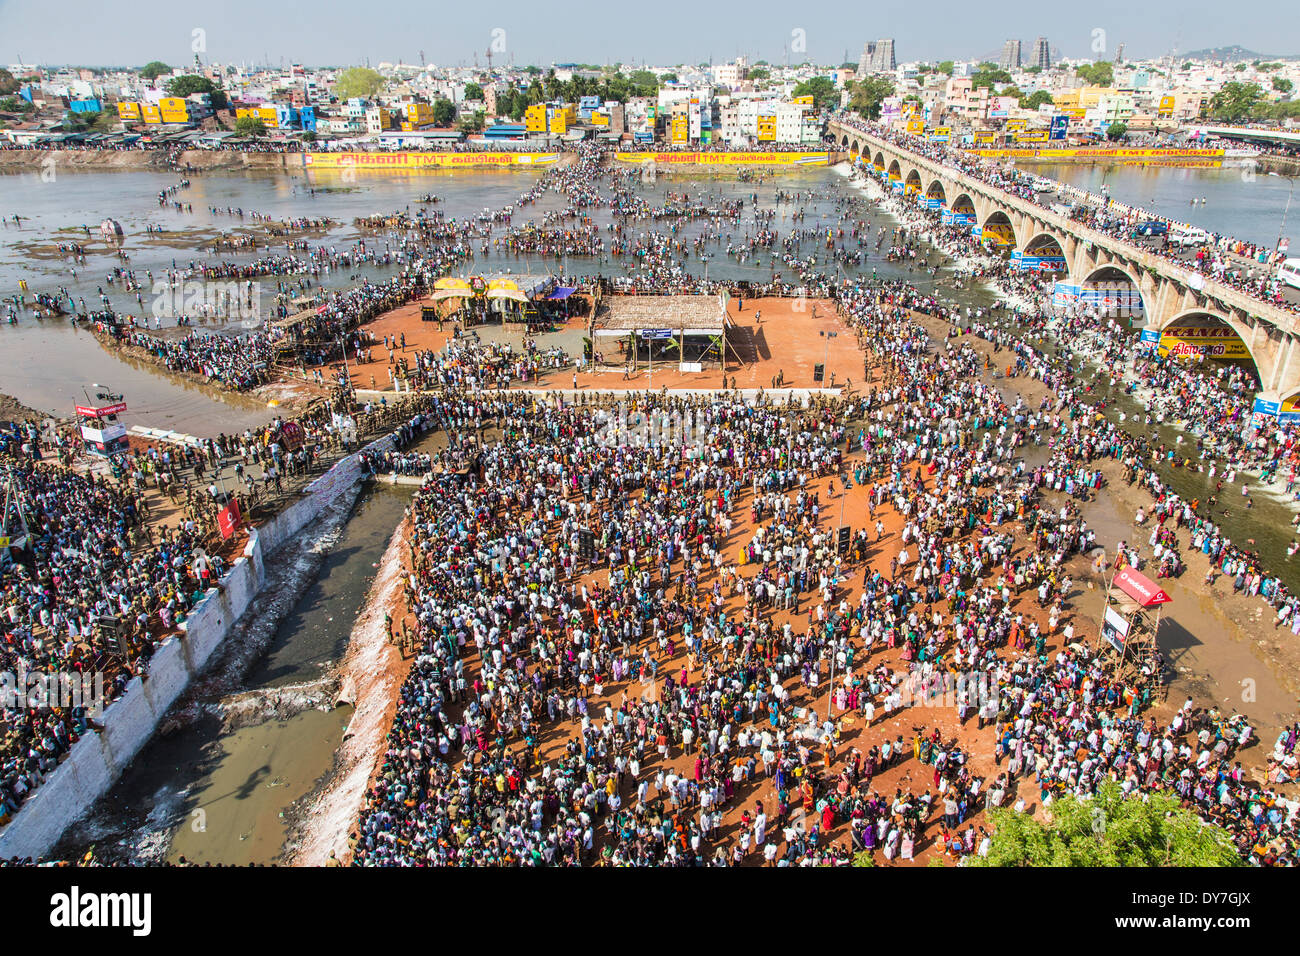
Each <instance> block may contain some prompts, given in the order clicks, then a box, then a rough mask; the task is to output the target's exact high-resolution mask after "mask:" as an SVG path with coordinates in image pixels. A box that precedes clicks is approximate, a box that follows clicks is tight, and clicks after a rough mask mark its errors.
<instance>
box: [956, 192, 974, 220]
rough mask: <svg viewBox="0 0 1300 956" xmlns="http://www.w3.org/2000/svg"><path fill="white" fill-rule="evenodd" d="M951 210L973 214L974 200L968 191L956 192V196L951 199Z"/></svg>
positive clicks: (968, 214)
mask: <svg viewBox="0 0 1300 956" xmlns="http://www.w3.org/2000/svg"><path fill="white" fill-rule="evenodd" d="M952 211H953V212H959V213H962V214H964V215H967V216H973V215H975V200H973V199H971V197H970V193H958V194H957V198H955V199H954V200H953V201H952Z"/></svg>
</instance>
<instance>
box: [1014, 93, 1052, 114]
mask: <svg viewBox="0 0 1300 956" xmlns="http://www.w3.org/2000/svg"><path fill="white" fill-rule="evenodd" d="M1051 102H1052V94H1051V93H1049V92H1047V90H1034V92H1032V93H1030V94H1028V95H1027V96H1026V95H1023V94H1022V95H1021V97H1020V108H1021V109H1026V110H1036V109H1038V108H1039V107H1040V106H1044V105H1046V104H1048V103H1051Z"/></svg>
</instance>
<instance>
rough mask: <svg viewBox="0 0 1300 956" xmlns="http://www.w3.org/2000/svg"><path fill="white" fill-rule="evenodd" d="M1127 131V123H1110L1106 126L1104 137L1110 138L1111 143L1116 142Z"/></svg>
mask: <svg viewBox="0 0 1300 956" xmlns="http://www.w3.org/2000/svg"><path fill="white" fill-rule="evenodd" d="M1127 132H1128V124H1127V123H1121V122H1115V123H1111V124H1110V125H1109V126H1107V127H1106V138H1107V139H1108V140H1110V141H1111V142H1112V143H1116V142H1119V141H1120V140H1121V139H1123V138H1124V134H1125V133H1127Z"/></svg>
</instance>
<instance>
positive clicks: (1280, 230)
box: [1268, 169, 1295, 252]
mask: <svg viewBox="0 0 1300 956" xmlns="http://www.w3.org/2000/svg"><path fill="white" fill-rule="evenodd" d="M1268 174H1269V175H1270V176H1277V177H1279V178H1282V179H1285V180H1286V181H1287V182H1288V183H1290V184H1291V187H1290V189H1288V190H1287V193H1286V205H1285V206H1283V207H1282V225H1281V226H1280V227H1279V228H1278V234H1277V251H1279V252H1280V251H1281V249H1282V241H1283V240H1284V239H1285V238H1286V216H1287V213H1288V212H1290V211H1291V197H1292V196H1293V195H1294V194H1295V177H1294V176H1288V175H1286V174H1285V173H1276V172H1274V171H1273V170H1271V169H1270V170H1269V171H1268Z"/></svg>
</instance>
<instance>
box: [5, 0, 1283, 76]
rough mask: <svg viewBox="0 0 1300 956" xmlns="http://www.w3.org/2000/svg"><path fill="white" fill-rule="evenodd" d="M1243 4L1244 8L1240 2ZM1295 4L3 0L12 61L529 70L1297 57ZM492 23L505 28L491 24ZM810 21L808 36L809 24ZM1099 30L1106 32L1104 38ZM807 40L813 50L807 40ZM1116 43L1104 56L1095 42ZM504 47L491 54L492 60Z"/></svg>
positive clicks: (1168, 0)
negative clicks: (507, 65) (868, 53)
mask: <svg viewBox="0 0 1300 956" xmlns="http://www.w3.org/2000/svg"><path fill="white" fill-rule="evenodd" d="M1236 9H1241V8H1236ZM1292 9H1293V8H1291V7H1290V5H1289V4H1275V5H1273V6H1271V7H1269V8H1267V9H1266V10H1263V11H1254V12H1251V13H1249V14H1248V15H1245V16H1240V17H1237V16H1233V15H1232V12H1231V11H1232V8H1229V7H1227V6H1225V5H1224V4H1223V3H1222V2H1209V0H1187V2H1181V3H1175V2H1174V0H1154V2H1148V3H1139V2H1133V0H1125V2H1115V0H1100V2H1095V3H1089V4H1078V3H1066V2H1056V3H1042V2H1037V3H1026V2H1019V0H1004V2H1001V3H995V4H979V5H976V4H972V3H968V2H958V0H931V2H930V3H928V4H925V5H922V4H918V3H897V4H893V5H876V4H872V5H867V4H865V3H852V4H844V5H842V6H841V5H835V6H833V7H832V6H822V5H813V4H797V3H790V2H781V3H778V2H775V0H748V2H745V3H742V4H726V5H717V6H713V5H708V4H701V3H698V2H682V0H656V2H654V3H646V4H627V3H612V4H591V3H574V2H568V0H558V2H550V3H547V2H538V0H529V2H519V0H494V2H492V3H472V4H469V3H456V4H438V3H435V4H430V3H428V2H427V0H426V2H423V3H421V2H416V0H389V2H387V3H382V4H362V3H357V2H355V0H353V2H347V3H343V2H339V0H318V2H316V3H313V4H310V5H305V4H304V5H297V4H295V5H292V6H288V5H285V6H280V5H275V4H269V3H266V2H264V0H262V2H254V0H220V2H212V0H207V2H204V3H194V2H191V0H132V2H92V0H58V2H57V3H54V4H38V3H30V2H28V3H20V2H19V0H0V62H4V63H13V62H17V61H18V58H19V56H20V55H21V57H22V59H23V62H27V63H33V62H36V63H78V64H91V65H141V64H143V63H145V62H147V61H149V60H153V59H160V60H164V61H165V62H167V63H170V64H174V65H179V64H182V63H189V62H193V58H194V52H193V49H192V47H193V46H194V44H195V40H194V37H195V34H194V31H195V30H202V31H204V33H203V34H202V35H201V39H202V40H203V41H204V46H205V47H206V50H205V52H203V53H202V54H201V55H202V56H203V58H204V59H205V60H216V61H220V62H225V63H240V62H246V63H252V62H254V61H257V62H262V61H264V60H265V59H268V58H269V60H270V62H271V63H272V64H274V65H278V64H279V63H280V61H281V59H282V58H283V60H284V62H285V63H289V62H302V63H306V64H308V65H327V64H355V63H361V62H364V61H365V60H366V59H369V60H370V62H371V64H372V65H373V64H376V63H379V62H381V61H390V62H395V61H398V60H401V61H403V62H408V63H411V62H415V61H417V59H418V58H419V51H420V50H424V52H425V54H426V57H427V59H428V60H429V61H430V62H433V63H436V64H439V65H447V64H455V63H459V62H464V63H466V64H468V63H470V62H472V58H473V56H474V55H475V54H477V55H478V57H479V62H480V63H482V62H484V53H485V52H486V50H487V49H488V47H489V46H490V45H491V44H492V43H493V38H494V36H495V37H496V38H497V45H498V48H500V47H501V45H502V44H503V45H504V48H505V50H506V51H507V53H506V55H507V56H509V55H510V54H513V57H514V62H515V63H516V64H518V65H524V64H527V63H536V64H538V65H542V66H545V65H548V64H549V63H551V62H553V61H555V62H567V61H575V60H576V61H582V62H601V63H603V62H610V63H613V62H619V61H621V62H623V63H632V62H635V63H637V64H640V63H641V61H642V60H645V61H647V62H649V63H651V64H665V63H678V62H704V61H707V60H709V58H710V57H711V58H712V60H713V62H715V63H716V62H721V61H725V60H729V59H731V58H733V57H734V56H735V55H736V54H737V53H741V54H746V55H748V56H749V57H750V58H751V60H753V59H766V60H770V61H772V62H774V63H779V62H781V61H782V59H783V57H784V56H785V55H786V48H787V47H791V46H794V47H795V48H796V49H795V50H794V51H793V52H791V53H790V54H789V55H790V60H791V62H800V61H802V60H805V59H811V60H813V61H815V62H827V63H829V62H835V63H838V62H840V61H841V60H842V59H843V58H844V55H845V52H846V51H847V53H848V58H849V59H850V60H854V61H856V60H857V58H858V55H859V53H860V52H861V50H862V44H863V43H864V42H865V41H867V40H870V39H875V38H877V37H894V38H895V40H896V49H897V56H898V59H899V61H900V62H902V61H905V60H912V59H930V60H938V59H948V58H955V59H962V58H970V57H976V56H981V55H984V54H987V53H992V52H994V51H997V50H998V49H1000V48H1001V46H1002V43H1003V41H1004V40H1006V39H1007V38H1008V37H1016V38H1019V39H1022V40H1024V41H1026V47H1027V48H1026V53H1027V52H1028V46H1029V45H1032V43H1033V40H1034V38H1035V37H1036V36H1039V35H1043V36H1046V37H1047V38H1048V39H1049V40H1050V41H1051V43H1052V46H1053V47H1055V48H1059V49H1060V51H1061V54H1062V55H1064V56H1073V57H1085V56H1086V57H1095V58H1110V56H1111V55H1113V52H1114V49H1115V47H1116V46H1117V45H1118V44H1120V43H1123V44H1124V45H1125V56H1126V58H1129V57H1145V56H1157V55H1161V54H1164V53H1167V52H1169V51H1170V49H1171V48H1173V47H1174V46H1175V45H1176V46H1177V49H1178V50H1179V51H1180V52H1186V51H1188V50H1194V49H1198V48H1204V47H1211V46H1217V45H1227V44H1234V43H1235V44H1240V45H1241V46H1244V47H1246V48H1248V49H1252V50H1255V51H1257V52H1260V53H1264V54H1272V55H1281V56H1285V55H1288V54H1300V16H1296V15H1295V14H1294V12H1291V13H1288V12H1287V11H1288V10H1292ZM494 30H496V31H504V32H503V33H496V34H494V32H493V31H494ZM797 31H802V33H800V32H797ZM1097 31H1104V33H1098V32H1097ZM801 41H802V43H803V52H800V51H799V50H798V49H797V47H798V44H799V43H800V42H801ZM1099 41H1100V42H1104V44H1105V51H1104V52H1103V53H1101V54H1100V55H1099V54H1097V53H1094V52H1093V48H1094V45H1096V44H1097V43H1098V42H1099ZM496 55H497V54H494V58H495V56H496Z"/></svg>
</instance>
